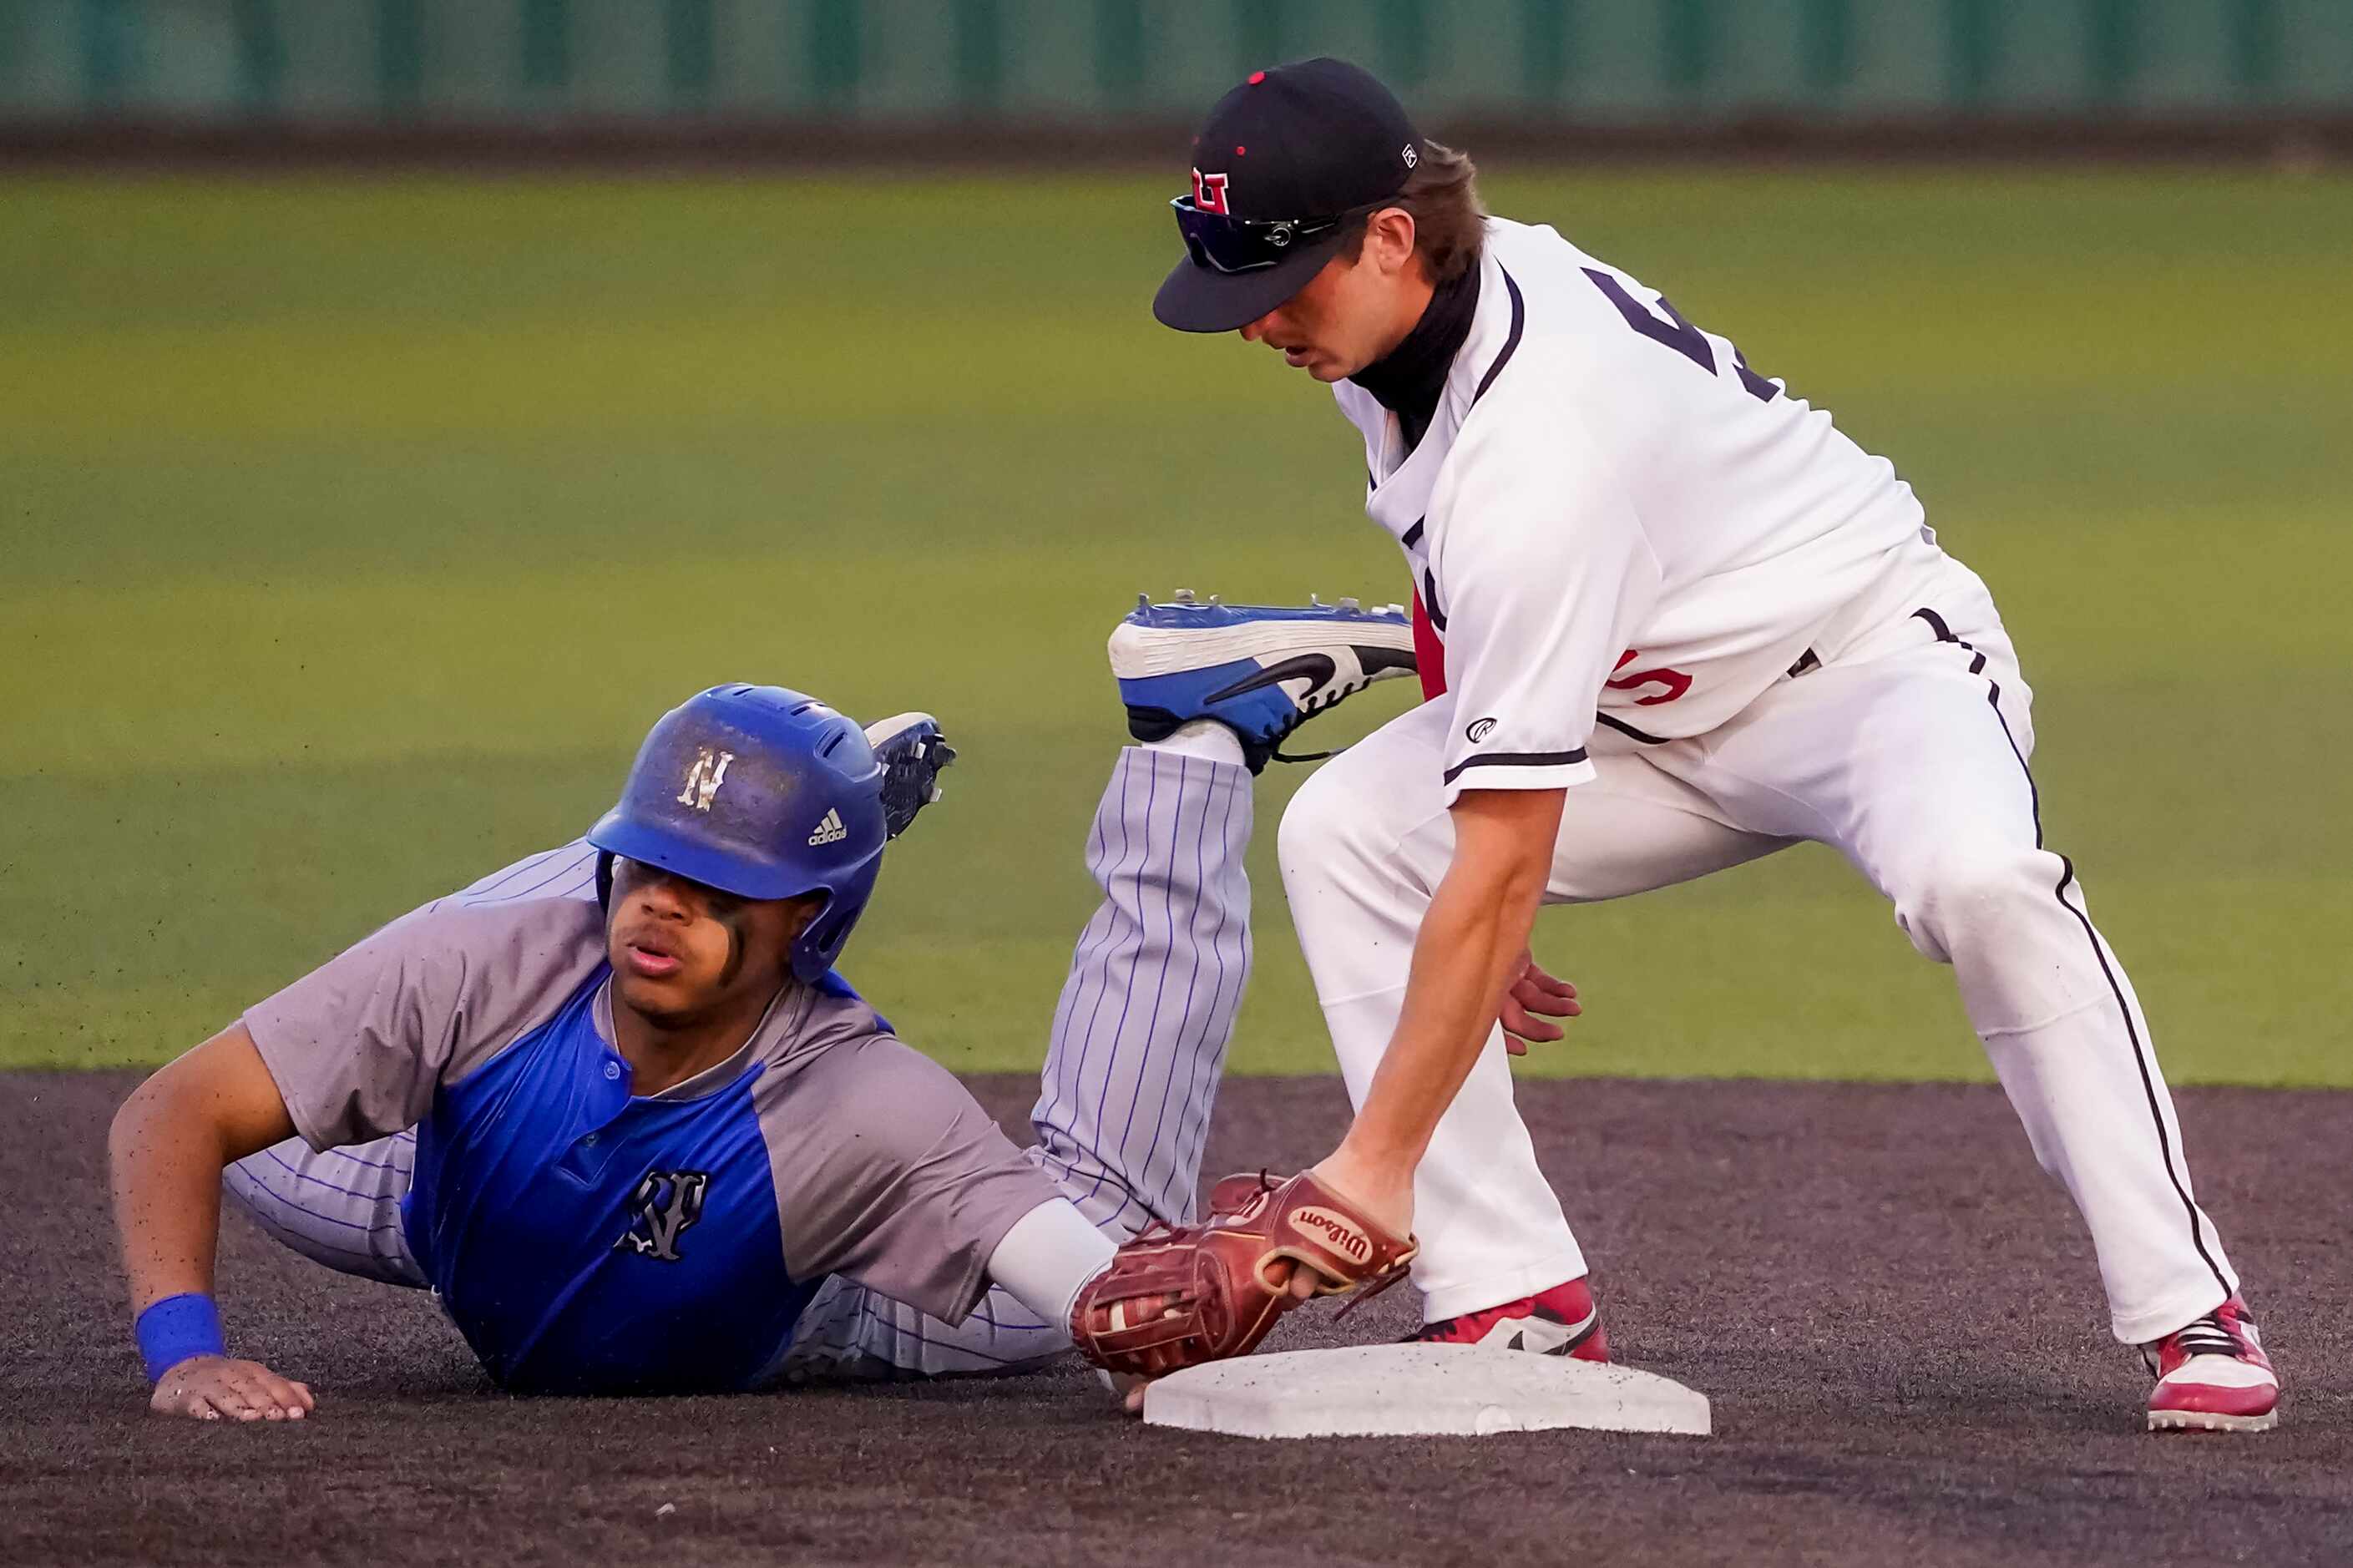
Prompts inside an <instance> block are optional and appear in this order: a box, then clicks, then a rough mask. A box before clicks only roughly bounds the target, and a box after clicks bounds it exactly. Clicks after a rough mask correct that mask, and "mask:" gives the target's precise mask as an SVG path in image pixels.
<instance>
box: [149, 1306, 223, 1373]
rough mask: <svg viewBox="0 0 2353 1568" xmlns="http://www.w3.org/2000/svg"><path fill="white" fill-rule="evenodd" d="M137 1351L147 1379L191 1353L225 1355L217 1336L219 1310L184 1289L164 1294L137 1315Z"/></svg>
mask: <svg viewBox="0 0 2353 1568" xmlns="http://www.w3.org/2000/svg"><path fill="white" fill-rule="evenodd" d="M138 1334H139V1354H140V1356H141V1357H142V1359H143V1360H144V1361H145V1362H146V1363H147V1381H148V1382H150V1383H155V1382H159V1381H160V1380H161V1379H162V1378H163V1376H164V1373H167V1372H169V1371H171V1370H172V1369H173V1368H174V1367H175V1366H177V1365H179V1364H180V1363H182V1362H184V1361H185V1360H187V1359H188V1358H189V1357H190V1356H192V1355H227V1353H228V1342H227V1340H225V1339H223V1338H221V1326H220V1309H219V1308H217V1307H216V1306H214V1305H213V1299H212V1298H211V1297H210V1296H206V1295H202V1294H200V1293H198V1292H197V1291H195V1290H184V1291H182V1292H181V1293H180V1294H179V1295H177V1296H166V1297H164V1299H163V1300H160V1301H158V1302H156V1303H155V1304H154V1305H153V1306H152V1307H150V1308H148V1309H147V1310H145V1311H143V1312H142V1313H140V1314H139V1325H138Z"/></svg>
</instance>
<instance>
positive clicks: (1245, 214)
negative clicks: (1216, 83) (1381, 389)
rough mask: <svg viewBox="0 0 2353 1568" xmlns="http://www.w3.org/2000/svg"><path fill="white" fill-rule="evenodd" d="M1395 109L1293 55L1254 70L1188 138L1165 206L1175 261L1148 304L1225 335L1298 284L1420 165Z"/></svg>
mask: <svg viewBox="0 0 2353 1568" xmlns="http://www.w3.org/2000/svg"><path fill="white" fill-rule="evenodd" d="M1421 155H1422V144H1421V138H1420V137H1419V135H1418V134H1416V132H1415V131H1414V128H1413V122H1412V121H1410V120H1408V119H1407V118H1406V112H1405V107H1404V106H1403V105H1402V104H1400V103H1398V100H1397V98H1396V96H1395V95H1394V94H1392V93H1391V92H1390V91H1389V89H1388V88H1385V87H1383V86H1382V85H1381V84H1380V82H1379V81H1378V79H1376V78H1375V77H1374V76H1373V74H1372V73H1371V72H1370V71H1367V70H1366V69H1365V68H1362V67H1361V66H1352V65H1350V64H1349V63H1348V62H1347V61H1345V60H1335V59H1328V58H1327V59H1313V60H1302V61H1300V62H1299V63H1298V64H1296V65H1287V66H1276V67H1275V68H1272V69H1271V70H1262V71H1252V72H1251V73H1250V79H1249V80H1247V81H1245V82H1243V83H1242V84H1241V85H1240V87H1238V88H1236V89H1233V90H1232V91H1231V92H1229V93H1228V94H1226V96H1225V97H1223V98H1221V99H1219V100H1218V103H1217V107H1216V108H1214V109H1212V110H1209V118H1208V121H1205V122H1204V123H1203V124H1202V126H1201V133H1200V134H1199V135H1198V136H1196V137H1195V138H1193V188H1192V190H1191V191H1189V192H1187V194H1186V195H1181V196H1178V197H1177V198H1176V200H1175V201H1174V202H1172V203H1170V204H1169V205H1170V206H1171V207H1172V208H1174V209H1175V211H1176V227H1177V231H1178V232H1179V233H1180V234H1182V235H1183V236H1184V237H1185V258H1184V259H1183V260H1182V261H1179V262H1178V263H1177V264H1176V267H1175V268H1173V269H1172V270H1171V271H1170V272H1169V274H1168V277H1167V279H1166V281H1164V282H1163V283H1162V284H1161V285H1160V293H1159V295H1158V296H1157V297H1156V298H1155V299H1154V300H1153V301H1152V313H1153V314H1154V315H1155V316H1156V317H1158V318H1159V319H1160V321H1161V324H1162V325H1164V326H1169V327H1174V328H1176V330H1177V331H1181V332H1230V331H1234V330H1235V329H1236V328H1238V327H1242V326H1247V325H1248V324H1249V323H1250V322H1251V321H1256V320H1258V319H1259V318H1260V317H1261V316H1263V315H1265V314H1266V313H1267V312H1268V311H1269V310H1273V309H1274V308H1275V307H1276V306H1278V305H1280V304H1282V302H1283V301H1284V300H1288V299H1290V298H1291V297H1292V296H1293V294H1296V293H1297V292H1299V290H1300V289H1302V288H1303V287H1305V285H1306V283H1307V281H1308V279H1312V278H1314V276H1315V274H1316V273H1318V272H1319V271H1321V270H1323V268H1324V263H1325V262H1326V261H1329V260H1330V259H1331V258H1332V256H1333V254H1334V253H1335V251H1337V250H1338V249H1339V248H1340V244H1341V241H1342V240H1344V239H1345V238H1346V237H1347V233H1348V228H1349V226H1350V224H1351V223H1352V222H1353V221H1354V220H1355V219H1356V218H1360V217H1363V216H1366V214H1367V213H1370V212H1372V211H1373V210H1375V209H1376V208H1377V207H1379V206H1381V205H1383V204H1385V203H1387V202H1388V201H1390V200H1391V199H1392V198H1394V197H1395V196H1396V195H1397V194H1398V192H1399V191H1401V190H1403V189H1404V188H1405V182H1406V176H1407V175H1408V174H1411V173H1413V169H1414V165H1415V164H1417V163H1419V162H1420V161H1421Z"/></svg>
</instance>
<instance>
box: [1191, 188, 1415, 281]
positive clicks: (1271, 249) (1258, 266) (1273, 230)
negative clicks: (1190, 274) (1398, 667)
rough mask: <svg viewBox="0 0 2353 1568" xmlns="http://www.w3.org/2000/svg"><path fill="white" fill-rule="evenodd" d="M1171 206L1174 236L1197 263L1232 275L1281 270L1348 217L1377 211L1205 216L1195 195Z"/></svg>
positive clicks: (1360, 209) (1362, 208)
mask: <svg viewBox="0 0 2353 1568" xmlns="http://www.w3.org/2000/svg"><path fill="white" fill-rule="evenodd" d="M1168 208H1169V210H1170V211H1171V212H1173V213H1175V214H1176V232H1177V233H1178V234H1180V235H1182V236H1184V237H1185V253H1186V254H1187V256H1190V257H1191V258H1193V265H1194V266H1196V267H1206V268H1208V269H1209V270H1210V271H1212V272H1223V273H1227V274H1229V275H1231V274H1234V273H1240V272H1257V271H1261V270H1263V269H1264V268H1269V267H1280V266H1282V264H1283V263H1284V262H1285V261H1288V260H1290V259H1291V258H1293V256H1296V255H1297V254H1298V253H1299V252H1300V251H1301V250H1302V249H1303V248H1304V247H1307V246H1311V245H1314V244H1315V243H1316V242H1317V241H1318V240H1323V239H1328V238H1330V237H1333V236H1334V235H1336V234H1338V233H1339V232H1340V229H1341V227H1342V226H1343V225H1345V224H1346V223H1347V222H1349V220H1350V219H1352V218H1357V217H1362V216H1365V215H1366V214H1367V213H1370V212H1372V211H1374V210H1375V208H1373V207H1353V208H1351V209H1349V210H1348V211H1347V212H1345V213H1341V214H1339V215H1338V216H1335V217H1319V218H1248V217H1234V216H1229V215H1228V214H1226V213H1213V212H1204V211H1203V210H1202V209H1201V208H1200V207H1199V206H1198V205H1196V204H1195V203H1194V200H1193V198H1192V197H1191V196H1177V197H1175V198H1173V199H1172V200H1171V201H1170V202H1169V204H1168Z"/></svg>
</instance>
